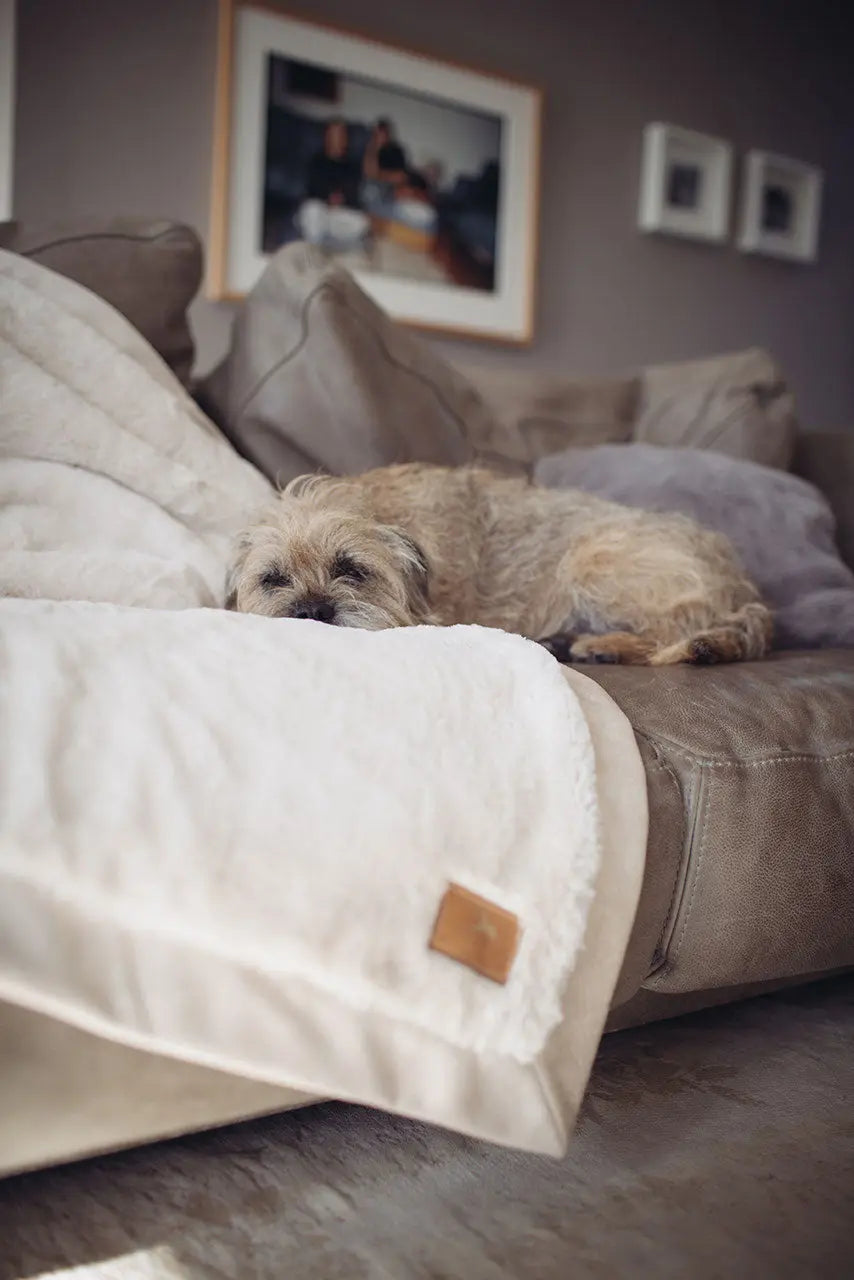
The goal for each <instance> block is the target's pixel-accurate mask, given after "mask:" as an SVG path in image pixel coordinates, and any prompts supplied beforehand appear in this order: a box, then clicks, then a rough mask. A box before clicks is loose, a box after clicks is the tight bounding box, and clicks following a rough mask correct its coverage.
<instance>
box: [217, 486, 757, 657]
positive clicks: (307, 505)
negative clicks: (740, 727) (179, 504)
mask: <svg viewBox="0 0 854 1280" xmlns="http://www.w3.org/2000/svg"><path fill="white" fill-rule="evenodd" d="M228 604H229V607H231V608H236V609H240V610H243V611H246V612H251V613H261V614H266V615H267V616H271V617H288V616H291V617H292V616H300V615H302V616H306V614H307V613H308V614H309V615H314V614H316V613H317V612H318V609H320V611H321V612H322V613H323V620H324V621H332V622H335V623H337V624H338V625H339V626H350V627H367V628H370V629H373V630H378V629H381V628H384V627H400V626H413V625H416V624H418V623H423V622H432V623H439V624H442V625H445V626H448V625H451V624H453V623H459V622H468V623H480V624H481V625H483V626H487V627H500V628H502V629H503V630H505V631H514V632H518V633H519V634H520V635H524V636H529V637H530V638H531V639H534V640H542V641H545V642H546V643H548V644H549V645H550V647H552V649H553V650H554V651H558V652H559V651H560V650H561V647H563V650H564V652H563V656H566V657H569V658H571V659H572V660H573V661H599V662H628V663H641V664H651V665H661V664H665V663H673V662H731V661H736V660H739V659H746V658H759V657H761V656H762V655H763V654H764V653H765V651H766V650H767V648H768V644H769V641H770V636H771V615H770V613H769V611H768V610H767V609H766V607H765V606H764V605H763V604H762V603H761V601H760V599H759V593H758V591H757V589H756V587H755V586H754V584H753V583H752V582H751V581H750V580H749V579H748V578H747V577H746V576H745V574H744V572H743V571H742V569H741V568H740V566H739V564H738V561H737V559H736V557H735V554H734V552H733V549H732V547H731V546H730V544H729V542H728V541H727V539H726V538H724V537H722V536H721V535H719V534H716V533H711V532H709V531H708V530H706V529H702V528H701V527H700V526H699V525H697V524H695V523H694V521H692V520H689V519H687V518H685V517H684V516H679V515H661V514H656V513H651V512H645V511H638V510H635V509H632V508H628V507H623V506H619V505H618V504H616V503H612V502H606V501H604V500H603V499H601V498H597V497H594V496H592V495H591V494H587V493H582V492H580V491H577V490H566V489H563V490H560V489H541V488H538V487H537V486H535V485H531V484H528V483H527V482H526V481H524V480H520V479H516V478H508V477H505V476H498V475H494V474H492V473H491V472H488V471H482V470H478V469H474V468H461V469H450V468H444V467H431V466H423V465H420V464H412V465H407V466H395V467H383V468H380V469H379V470H376V471H369V472H367V473H366V474H364V475H361V476H355V477H352V478H346V479H336V478H333V477H325V476H314V477H301V478H300V479H298V480H295V481H293V482H292V483H291V484H290V485H288V487H287V488H286V489H285V490H284V492H283V493H282V494H281V495H280V497H279V498H278V500H277V501H276V503H275V505H274V506H273V507H272V508H271V510H270V511H269V512H268V513H267V515H266V516H265V517H264V518H263V519H262V520H261V521H260V522H259V523H258V524H256V525H255V526H253V527H252V528H251V529H249V530H248V531H247V532H246V534H245V535H244V536H243V538H242V539H241V542H240V547H239V551H238V557H237V561H236V563H235V566H234V569H233V572H232V574H231V577H230V584H229V600H228ZM327 615H329V616H327Z"/></svg>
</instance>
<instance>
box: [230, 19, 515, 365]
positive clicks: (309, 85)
mask: <svg viewBox="0 0 854 1280" xmlns="http://www.w3.org/2000/svg"><path fill="white" fill-rule="evenodd" d="M539 129H540V94H539V92H538V91H537V90H536V89H533V88H531V87H529V86H525V85H520V84H516V83H513V82H511V81H508V80H503V79H496V78H495V77H493V76H488V75H483V74H481V73H479V72H477V71H470V70H467V69H464V68H462V67H458V66H455V65H453V64H451V63H445V62H436V61H434V60H432V59H430V58H426V57H422V56H421V55H419V54H417V53H413V52H409V51H407V50H404V49H397V48H392V47H390V46H388V45H384V44H380V43H378V42H377V41H375V40H369V39H366V38H364V37H362V36H359V35H356V34H353V33H350V32H345V31H341V30H338V29H333V28H331V27H326V26H320V25H318V24H317V23H315V22H309V21H305V20H303V19H301V18H295V17H290V16H288V15H286V14H284V13H282V12H281V11H279V10H276V9H264V8H261V7H258V6H256V5H252V4H248V3H243V2H242V0H220V49H219V73H218V91H217V116H216V127H215V147H214V177H213V193H212V218H211V254H210V257H211V272H210V276H209V282H208V283H209V292H210V294H211V296H212V297H214V298H236V297H241V296H242V295H243V294H245V293H246V292H247V291H248V290H249V289H251V287H252V286H253V284H254V283H255V281H256V280H257V278H258V276H259V274H260V273H261V271H262V270H263V269H264V266H265V264H266V261H267V259H268V257H269V255H270V254H272V253H273V252H274V251H275V250H276V249H278V248H279V247H280V246H281V245H283V244H287V243H288V242H289V241H291V240H307V241H309V242H311V243H313V244H315V245H317V246H318V247H319V248H320V249H321V250H322V251H323V252H324V253H326V254H328V255H329V257H330V258H331V259H335V260H337V261H339V262H340V263H342V264H343V265H345V266H346V267H347V268H348V269H349V270H351V271H352V272H353V274H354V275H355V276H356V278H357V279H358V281H359V283H360V284H361V285H362V287H363V288H364V289H365V290H366V291H367V292H368V293H369V294H370V295H371V296H372V297H373V298H374V299H375V300H376V301H377V302H378V303H379V304H380V305H381V306H382V307H384V308H385V309H386V310H387V311H388V312H389V313H390V314H391V315H392V316H395V317H396V318H398V319H400V320H404V321H408V322H410V323H412V324H416V325H419V326H423V327H425V328H431V329H441V330H447V331H449V332H453V333H457V334H462V335H467V336H472V337H479V338H491V339H496V340H500V341H505V342H511V343H526V342H529V341H530V340H531V337H532V328H533V307H534V278H535V264H536V233H537V216H538V171H539Z"/></svg>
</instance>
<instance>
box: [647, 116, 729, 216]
mask: <svg viewBox="0 0 854 1280" xmlns="http://www.w3.org/2000/svg"><path fill="white" fill-rule="evenodd" d="M731 174H732V148H731V147H730V145H729V143H727V142H723V141H722V140H721V139H720V138H713V137H711V136H710V135H709V134H706V133H695V132H694V131H693V130H691V129H679V128H677V127H676V125H672V124H648V125H647V126H646V128H645V129H644V131H643V160H642V166H641V187H640V201H639V206H638V226H639V227H640V229H641V231H660V232H665V233H666V234H668V235H672V236H688V237H689V238H690V239H692V240H724V239H725V238H726V234H727V229H728V227H729V203H730V180H731Z"/></svg>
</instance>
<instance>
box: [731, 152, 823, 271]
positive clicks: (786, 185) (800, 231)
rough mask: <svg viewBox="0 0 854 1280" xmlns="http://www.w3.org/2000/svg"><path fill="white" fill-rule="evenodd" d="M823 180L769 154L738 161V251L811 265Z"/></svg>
mask: <svg viewBox="0 0 854 1280" xmlns="http://www.w3.org/2000/svg"><path fill="white" fill-rule="evenodd" d="M823 185H824V174H823V172H822V170H821V169H817V168H816V167H815V166H814V165H810V164H805V163H804V162H803V161H801V160H793V159H791V158H790V157H788V156H781V155H777V154H775V153H774V152H771V151H748V153H747V155H746V156H745V157H744V176H743V183H742V198H741V219H740V228H739V236H738V248H739V249H740V250H741V251H742V252H743V253H760V254H766V255H768V256H769V257H773V258H785V259H788V260H789V261H792V262H806V263H808V262H815V260H816V258H817V256H818V236H819V225H820V222H821V201H822V189H823Z"/></svg>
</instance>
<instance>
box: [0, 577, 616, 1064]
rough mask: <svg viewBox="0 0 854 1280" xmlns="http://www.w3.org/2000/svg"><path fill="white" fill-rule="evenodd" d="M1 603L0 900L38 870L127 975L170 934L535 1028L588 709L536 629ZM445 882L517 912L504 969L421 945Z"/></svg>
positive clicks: (416, 1008) (348, 988)
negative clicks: (526, 633) (130, 951)
mask: <svg viewBox="0 0 854 1280" xmlns="http://www.w3.org/2000/svg"><path fill="white" fill-rule="evenodd" d="M0 622H2V631H3V638H4V657H3V666H2V672H0V679H2V687H3V689H4V690H5V691H6V712H5V715H4V717H3V735H4V740H3V741H2V743H0V755H2V759H3V760H4V768H3V770H2V773H0V812H2V815H3V817H2V841H0V865H2V872H0V876H2V881H3V888H2V890H0V901H2V904H3V906H2V908H0V909H2V911H3V912H4V914H5V913H6V912H9V913H11V914H12V915H13V916H15V917H16V918H18V915H17V910H18V908H17V905H16V904H20V901H21V894H24V895H32V894H35V895H36V896H43V897H44V899H45V901H46V902H49V901H50V900H52V899H59V900H61V901H63V902H64V903H66V904H67V906H68V908H69V909H72V910H73V911H76V912H78V913H79V914H80V917H81V918H82V919H86V920H87V921H93V920H97V918H98V917H101V916H104V915H106V916H108V917H110V918H112V919H113V920H115V921H119V922H121V925H122V928H123V930H124V931H125V932H126V933H127V934H128V935H129V936H131V937H132V938H135V939H137V940H138V947H139V955H138V960H137V977H136V982H137V984H139V982H140V981H142V982H143V985H144V973H145V958H144V952H145V949H146V948H148V947H150V946H151V944H152V941H153V939H155V938H157V937H158V936H164V937H166V938H170V939H171V940H172V942H173V943H175V942H178V943H179V944H180V947H181V948H182V949H186V950H191V951H194V952H196V953H198V952H199V951H202V952H205V953H210V954H213V955H219V956H236V957H240V959H241V961H242V962H244V963H249V964H250V965H251V966H252V967H253V968H257V969H259V970H261V971H264V972H267V973H273V974H277V975H279V976H280V978H281V980H282V981H285V980H286V979H287V977H288V975H293V976H295V977H298V978H300V979H303V980H307V981H309V982H310V983H311V984H313V985H314V986H316V987H318V988H320V989H323V990H327V991H330V992H332V993H334V994H335V995H336V996H337V997H338V998H340V999H341V1000H342V1001H344V1002H345V1003H347V1004H349V1005H350V1006H352V1007H356V1008H361V1009H369V1008H370V1009H376V1010H379V1011H381V1012H383V1013H385V1014H387V1015H389V1016H391V1017H393V1018H395V1019H396V1020H397V1021H403V1022H406V1023H410V1024H412V1025H416V1026H419V1027H422V1028H425V1029H427V1030H429V1031H431V1032H432V1033H433V1034H435V1035H437V1036H440V1037H441V1038H443V1039H444V1040H446V1041H448V1042H450V1043H452V1044H455V1045H459V1046H465V1047H469V1048H473V1049H475V1050H478V1051H481V1052H483V1051H486V1052H490V1053H500V1054H509V1055H511V1056H513V1057H515V1058H516V1059H518V1060H520V1061H529V1060H531V1058H533V1057H534V1056H535V1054H536V1053H537V1052H538V1051H539V1050H540V1049H541V1048H542V1046H543V1044H544V1042H545V1039H546V1037H547V1035H548V1033H549V1031H550V1030H551V1029H552V1027H553V1026H555V1024H556V1023H557V1022H558V1020H559V1018H560V1000H561V995H562V989H563V982H564V978H565V976H566V974H567V972H568V970H569V968H570V966H571V965H572V962H573V959H574V957H575V954H576V952H577V950H578V947H579V945H580V943H581V939H582V936H583V932H584V925H585V920H586V910H587V905H588V902H589V898H590V895H591V889H592V884H593V877H594V874H595V871H596V866H597V817H596V787H595V771H594V763H593V753H592V748H591V744H590V737H589V734H588V730H587V724H586V721H585V718H584V715H583V712H582V711H581V708H580V706H579V703H578V700H577V699H576V698H575V696H574V694H573V693H572V692H571V691H570V690H569V688H568V687H567V685H566V682H565V681H564V679H563V677H562V675H561V672H560V669H559V668H558V666H557V664H556V663H555V662H554V661H553V659H551V658H550V657H549V656H548V655H547V654H546V653H545V652H544V651H543V650H541V649H540V648H538V647H537V646H535V645H533V644H531V643H529V642H528V641H525V640H522V639H520V638H518V637H516V636H508V635H503V634H498V633H495V632H489V631H485V630H482V629H480V628H474V627H462V628H453V629H450V630H442V629H438V628H429V627H427V628H417V629H406V630H397V631H387V632H379V633H370V632H359V631H357V632H353V631H346V630H337V629H335V628H331V627H324V626H323V625H322V624H319V623H318V624H315V623H305V622H290V621H279V620H270V619H264V618H255V617H243V616H239V615H232V614H227V613H224V612H221V611H209V610H192V611H187V612H183V613H180V614H179V613H174V612H165V611H164V612H161V611H154V610H138V609H122V608H115V607H110V606H106V605H86V604H76V605H55V604H48V603H44V602H27V601H5V602H3V603H2V605H0ZM449 881H456V882H458V883H461V884H463V885H466V886H467V887H469V888H471V889H473V890H475V891H476V892H478V893H482V894H484V895H485V896H486V897H488V898H489V899H491V900H492V901H494V902H496V903H498V904H499V905H501V906H504V907H506V908H508V909H509V910H511V911H514V912H516V913H517V914H518V916H519V918H520V921H521V924H522V928H523V933H522V941H521V945H520V948H519V952H518V955H517V958H516V961H515V964H514V965H513V969H512V972H511V976H510V979H509V981H508V982H507V984H506V986H504V987H501V986H498V985H496V984H494V983H492V982H490V981H488V980H487V979H485V978H483V977H481V976H479V975H478V974H476V973H474V972H473V971H472V970H470V969H467V968H465V967H464V966H462V965H460V964H458V963H456V962H454V961H452V960H449V959H447V958H446V957H444V956H441V955H439V954H437V953H435V952H431V951H429V950H428V948H427V944H428V940H429V937H430V934H431V931H432V926H433V922H434V919H435V916H436V912H437V909H438V906H439V903H440V900H441V898H442V895H443V893H444V891H445V889H446V888H447V885H448V882H449ZM19 918H20V919H23V918H24V917H23V915H22V916H20V917H19ZM17 932H18V930H16V929H14V928H13V927H12V926H11V922H10V927H9V928H7V927H6V923H5V922H4V924H3V927H0V934H2V935H3V937H4V938H5V939H6V940H7V943H8V940H9V939H10V938H12V937H13V936H14V935H15V933H17ZM19 941H20V940H19ZM93 945H94V944H93ZM6 962H7V964H6V966H4V967H6V968H7V972H8V964H11V963H12V957H9V956H7V957H6ZM140 974H142V975H143V978H142V979H140V977H139V975H140ZM156 1001H157V993H156V991H154V992H151V991H147V998H146V1002H145V1003H146V1008H147V1016H148V1017H150V1018H156V1012H157V1011H156Z"/></svg>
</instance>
